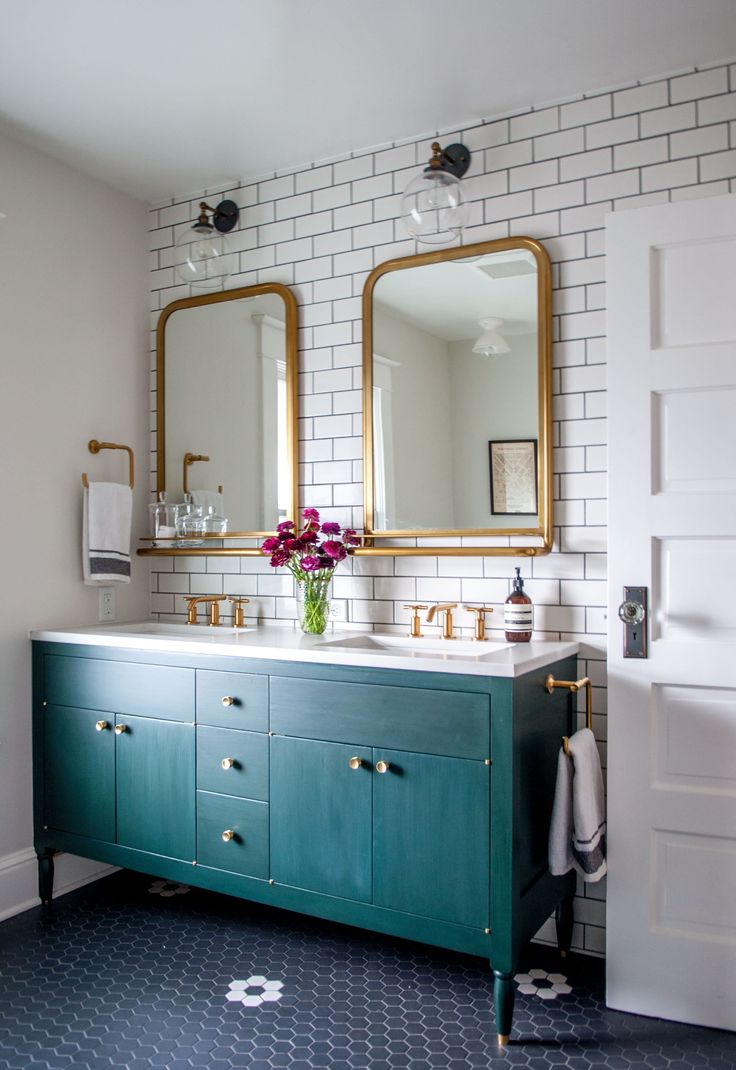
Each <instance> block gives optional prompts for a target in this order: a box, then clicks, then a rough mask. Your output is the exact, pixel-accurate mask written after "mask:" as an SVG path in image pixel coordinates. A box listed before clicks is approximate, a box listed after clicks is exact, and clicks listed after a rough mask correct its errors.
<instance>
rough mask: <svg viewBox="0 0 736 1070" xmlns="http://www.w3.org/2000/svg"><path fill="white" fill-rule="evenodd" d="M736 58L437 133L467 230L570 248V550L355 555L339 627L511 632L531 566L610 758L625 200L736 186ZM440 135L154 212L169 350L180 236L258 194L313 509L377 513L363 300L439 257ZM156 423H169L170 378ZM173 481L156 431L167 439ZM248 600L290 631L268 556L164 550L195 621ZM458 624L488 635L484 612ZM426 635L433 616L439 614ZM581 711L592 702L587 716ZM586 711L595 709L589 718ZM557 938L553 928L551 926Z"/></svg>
mask: <svg viewBox="0 0 736 1070" xmlns="http://www.w3.org/2000/svg"><path fill="white" fill-rule="evenodd" d="M734 120H736V66H730V67H729V66H728V65H727V64H724V65H721V66H715V67H710V68H708V69H707V70H694V71H692V72H685V73H683V72H678V73H677V74H676V75H673V76H672V77H670V78H662V79H659V80H657V81H650V82H646V83H645V84H641V85H630V86H624V87H622V88H620V89H615V90H611V91H609V92H605V93H596V94H590V95H583V96H581V98H580V99H576V100H571V101H567V102H563V103H559V104H556V105H554V106H551V107H550V106H544V107H539V108H535V109H532V110H529V111H526V112H523V113H520V114H518V115H512V116H508V117H504V118H495V119H490V120H489V121H487V122H483V123H478V124H476V125H473V126H471V127H469V128H467V129H455V130H452V131H439V132H438V136H439V137H440V139H441V140H442V141H445V142H448V141H457V140H460V141H462V142H464V143H465V144H467V145H468V147H469V148H470V149H471V150H472V153H473V158H472V163H471V167H470V170H469V172H468V174H467V176H466V178H465V179H464V180H463V181H464V188H465V190H466V193H467V196H468V197H469V198H470V200H471V202H472V205H471V207H472V215H471V225H470V226H469V227H468V228H467V229H466V232H465V237H464V241H465V243H470V242H474V241H484V240H489V239H493V238H499V237H506V236H513V235H521V234H526V235H529V236H531V237H533V238H538V239H540V240H541V241H542V242H543V243H544V245H545V246H546V248H547V250H548V252H549V254H550V256H551V259H552V262H553V283H554V299H553V312H554V331H553V337H554V356H553V362H554V368H555V372H554V377H553V379H554V382H553V392H554V446H555V473H556V474H555V480H554V487H555V506H554V508H555V514H554V517H555V545H554V549H553V552H552V554H550V555H549V556H546V557H539V558H535V559H533V560H529V559H527V558H522V559H518V560H517V559H514V558H509V557H498V558H494V557H483V558H481V557H469V558H468V557H462V556H459V557H396V558H391V557H377V558H353V559H351V560H349V561H346V562H343V563H342V564H341V565H340V566H339V569H338V571H337V573H336V577H335V581H334V597H335V606H336V613H337V618H336V619H338V620H339V621H340V626H341V627H342V626H344V625H343V623H342V622H346V624H347V627H350V626H351V625H353V626H360V627H363V628H364V627H365V626H366V625H372V626H375V627H378V628H380V629H389V630H395V631H403V630H405V629H406V627H407V622H408V614H407V611H406V610H405V609H404V604H405V603H406V602H412V601H418V602H422V601H433V600H439V599H442V600H445V599H449V600H451V601H457V602H460V603H462V602H480V601H483V602H486V603H487V604H490V605H492V606H493V607H494V609H495V613H494V615H493V616H492V617H491V618H490V621H491V629H492V630H493V631H494V632H495V634H496V635H498V634H500V630H501V623H502V612H501V606H502V604H503V601H504V599H505V597H506V595H507V593H508V592H509V590H510V577H511V575H512V574H513V567H514V565H521V567H522V572H523V574H524V576H525V577H526V578H527V586H528V590H529V593H530V594H531V596H532V598H533V600H534V602H535V605H536V617H535V627H536V633H537V634H538V635H539V637H540V638H542V637H543V638H548V639H552V638H562V639H574V640H577V641H578V642H579V643H580V650H581V653H580V666H579V667H580V672H581V674H582V673H587V674H588V675H590V677H591V679H592V680H593V684H594V688H593V711H594V728H595V732H596V736H597V738H598V740H599V746H600V750H601V755H602V759H603V762H604V766H605V756H606V742H605V741H606V634H605V633H606V608H605V607H606V584H605V579H606V534H607V532H606V523H607V517H606V504H607V502H606V494H607V489H606V441H607V439H606V345H605V333H606V313H605V307H606V305H605V301H606V298H605V276H606V262H605V247H604V245H605V243H604V236H605V232H604V230H603V228H604V221H605V216H606V213H607V212H611V211H618V210H622V209H627V208H634V207H638V206H642V205H649V204H658V203H663V202H666V201H668V200H676V199H682V198H687V197H698V196H711V195H717V194H722V193H727V192H729V191H733V190H734V188H736V122H734ZM434 136H436V135H432V136H431V137H428V136H425V135H423V136H422V137H419V138H417V139H416V140H413V141H407V142H405V143H402V144H399V145H396V146H381V147H380V148H376V149H369V150H366V151H365V152H358V153H353V154H351V155H350V156H346V157H342V158H341V159H339V160H334V161H319V162H317V163H315V164H313V165H311V166H308V167H304V168H299V169H297V170H295V171H293V172H291V173H283V174H281V175H278V176H274V175H265V176H262V177H261V178H259V179H254V180H250V181H247V182H244V183H243V184H241V185H235V186H232V187H227V188H223V187H218V188H217V189H216V190H205V191H200V192H198V193H196V195H195V194H190V195H188V196H187V197H186V199H185V198H181V197H172V198H171V200H170V201H169V202H167V203H166V204H165V205H163V206H159V207H157V208H155V209H153V210H152V211H151V214H150V239H151V241H150V249H151V258H152V260H151V310H152V319H151V329H152V333H151V362H152V368H153V367H154V365H155V334H154V330H155V325H156V320H157V318H158V313H159V312H160V310H161V309H163V308H164V307H165V306H166V305H167V304H168V303H169V302H170V301H173V300H176V299H178V298H181V297H187V296H189V292H188V288H187V287H186V286H184V285H178V284H177V281H176V279H175V276H174V274H173V269H172V266H171V265H172V263H173V259H172V256H173V243H174V241H175V240H176V238H177V237H178V235H179V234H180V233H181V230H182V228H183V227H186V226H188V225H189V224H188V221H189V220H190V219H193V218H194V217H195V216H196V214H197V205H198V202H199V200H200V199H201V196H202V194H204V195H206V196H208V197H210V196H214V195H215V194H217V195H218V196H220V195H222V196H229V197H232V198H233V199H234V200H235V201H236V202H237V203H238V204H239V205H241V206H242V212H241V218H240V224H239V229H238V230H237V231H236V232H235V233H234V234H233V235H232V236H231V238H232V242H233V246H234V248H235V249H236V250H237V251H238V256H239V271H238V273H237V274H235V275H233V276H232V277H231V278H230V280H229V284H228V285H229V287H236V286H248V285H251V284H255V283H263V282H281V283H285V284H286V285H287V286H291V287H292V288H293V289H294V291H295V293H296V296H297V299H298V302H299V319H300V332H299V351H300V352H299V362H300V371H301V375H300V385H299V390H300V398H299V403H300V421H299V439H300V472H299V478H300V484H301V495H300V499H301V503H302V506H303V507H305V506H316V507H317V508H319V509H321V510H322V511H323V514H324V517H325V518H329V519H331V520H337V521H338V522H339V523H341V524H343V525H349V526H352V527H355V528H357V529H360V528H361V526H362V500H363V499H362V485H361V479H362V468H361V447H362V442H361V434H362V396H361V330H362V324H361V305H360V298H361V294H362V290H363V285H364V283H365V280H366V277H367V275H368V273H369V272H370V271H371V270H372V268H374V267H375V266H376V265H378V264H381V263H383V262H384V261H386V260H390V259H392V258H394V257H396V256H401V255H407V254H411V253H413V252H417V251H422V249H421V248H420V247H418V246H417V245H416V244H415V243H414V242H413V241H412V240H409V239H408V237H407V235H406V234H405V233H404V231H403V229H402V226H401V223H400V221H399V218H398V216H399V200H400V194H401V191H402V189H403V187H404V186H405V185H406V183H407V182H408V181H409V179H410V178H411V177H412V176H413V175H414V174H416V172H417V170H418V169H419V168H420V167H422V166H424V165H425V163H426V160H427V159H428V158H429V155H430V148H429V146H430V143H431V141H432V140H433V138H434ZM151 382H152V393H151V421H152V422H151V428H152V432H153V431H155V424H156V416H155V402H156V397H155V377H154V376H152V378H151ZM151 449H152V453H151V472H152V475H151V490H152V491H153V490H154V487H155V466H156V457H155V436H153V435H152V445H151ZM188 593H191V594H200V593H227V594H244V595H246V596H247V597H249V598H250V599H251V602H250V605H249V606H248V607H247V609H248V610H250V613H251V615H252V616H257V617H258V618H259V620H261V621H262V622H271V623H279V624H283V625H287V626H288V625H291V624H292V622H293V620H294V618H295V613H296V611H295V603H294V598H293V589H292V583H291V580H290V577H289V576H288V575H283V574H279V573H276V572H274V571H273V570H272V569H271V567H270V565H269V562H268V560H267V559H260V558H252V557H245V558H240V559H238V558H232V559H231V558H208V559H198V558H185V557H182V558H155V559H151V608H152V611H153V613H154V614H159V615H161V616H162V617H166V618H170V617H174V616H175V617H177V618H178V619H182V614H183V610H184V602H183V599H182V597H181V596H182V594H188ZM457 621H458V624H459V625H460V626H461V629H462V631H463V632H465V633H467V634H472V633H471V632H470V628H471V626H472V621H471V618H470V615H469V614H465V613H464V612H462V611H461V612H459V613H458V615H457ZM426 630H427V632H432V631H433V630H435V629H434V628H432V627H429V626H427V628H426ZM582 712H583V711H582V708H580V709H579V714H580V715H582ZM581 723H582V721H581ZM578 891H579V897H578V899H577V902H576V923H575V930H574V941H573V943H574V947H576V948H578V949H580V950H585V951H587V952H589V953H591V954H602V953H603V951H604V927H605V881H603V882H602V883H601V884H598V885H588V886H583V885H582V884H581V885H580V887H579V889H578ZM540 938H542V939H546V940H550V941H552V940H554V927H553V925H552V924H551V923H547V925H545V927H544V928H543V930H542V932H541V934H540Z"/></svg>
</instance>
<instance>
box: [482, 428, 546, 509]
mask: <svg viewBox="0 0 736 1070" xmlns="http://www.w3.org/2000/svg"><path fill="white" fill-rule="evenodd" d="M488 454H489V461H490V472H491V513H492V514H493V515H494V516H519V515H527V516H528V515H534V514H536V512H537V510H538V502H537V440H536V439H535V438H526V439H506V440H504V441H493V442H489V443H488Z"/></svg>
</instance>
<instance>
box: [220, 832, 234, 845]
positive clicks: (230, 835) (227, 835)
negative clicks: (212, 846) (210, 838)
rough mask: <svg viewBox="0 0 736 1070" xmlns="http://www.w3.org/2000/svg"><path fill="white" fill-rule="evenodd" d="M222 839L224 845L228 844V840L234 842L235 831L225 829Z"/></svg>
mask: <svg viewBox="0 0 736 1070" xmlns="http://www.w3.org/2000/svg"><path fill="white" fill-rule="evenodd" d="M222 838H223V840H224V841H225V843H230V840H234V839H235V829H225V831H224V832H223V834H222Z"/></svg>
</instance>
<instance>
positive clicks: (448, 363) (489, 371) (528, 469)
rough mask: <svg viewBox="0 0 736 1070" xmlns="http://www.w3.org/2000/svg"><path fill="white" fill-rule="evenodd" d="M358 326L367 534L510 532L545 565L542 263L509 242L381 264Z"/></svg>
mask: <svg viewBox="0 0 736 1070" xmlns="http://www.w3.org/2000/svg"><path fill="white" fill-rule="evenodd" d="M364 312H365V316H364V332H365V335H364V339H365V351H364V382H365V385H366V395H367V396H366V417H365V438H366V442H365V444H364V445H365V449H366V466H365V476H366V530H367V531H369V532H370V533H372V534H375V535H378V536H379V537H380V536H384V537H386V536H401V535H405V536H410V535H416V536H426V535H427V534H434V535H437V536H439V535H450V536H451V535H459V534H463V535H466V534H470V533H475V534H477V535H480V534H483V535H491V534H497V535H499V536H503V534H504V533H508V535H509V536H511V535H516V534H518V533H520V532H523V533H525V534H529V535H536V536H539V538H537V539H536V540H535V544H536V545H537V546H538V547H539V549H538V550H537V552H540V550H541V552H544V549H545V548H546V547H545V545H544V544H545V541H546V536H547V535H548V532H549V530H550V523H551V520H550V516H549V498H550V496H551V495H550V493H549V490H550V488H549V451H550V442H549V422H550V421H549V406H550V398H549V393H550V384H549V318H550V302H549V263H548V260H547V257H546V254H545V253H544V250H542V249H541V247H540V246H538V244H537V243H536V242H533V241H531V240H530V239H510V240H507V241H503V242H489V243H483V244H481V245H475V246H468V247H466V248H465V249H462V248H461V249H453V250H447V251H444V252H441V253H430V254H423V255H420V256H417V257H409V258H406V259H404V260H399V261H392V262H390V263H388V264H384V265H381V267H379V268H377V269H376V270H375V271H374V272H373V274H372V276H371V277H370V278H369V280H368V283H367V284H366V291H365V295H364ZM491 444H493V445H491ZM540 491H542V493H540ZM515 541H517V540H515ZM506 544H507V545H509V540H506ZM377 545H378V543H377Z"/></svg>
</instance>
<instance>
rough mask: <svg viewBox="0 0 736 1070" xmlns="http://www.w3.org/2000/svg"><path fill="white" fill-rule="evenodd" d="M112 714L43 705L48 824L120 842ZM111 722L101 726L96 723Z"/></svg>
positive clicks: (46, 823)
mask: <svg viewBox="0 0 736 1070" xmlns="http://www.w3.org/2000/svg"><path fill="white" fill-rule="evenodd" d="M108 718H109V714H105V713H100V712H99V711H98V710H78V709H74V708H73V707H71V706H46V707H44V710H43V742H44V824H45V825H47V826H48V827H49V828H50V829H60V830H62V831H63V832H72V833H74V834H75V835H77V836H91V837H92V838H93V839H95V840H105V841H106V842H107V843H114V842H115V736H114V735H113V732H112V721H111V720H109V719H108ZM98 722H100V723H104V725H105V727H104V728H102V729H100V730H99V731H98V730H97V727H96V725H97V724H98Z"/></svg>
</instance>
